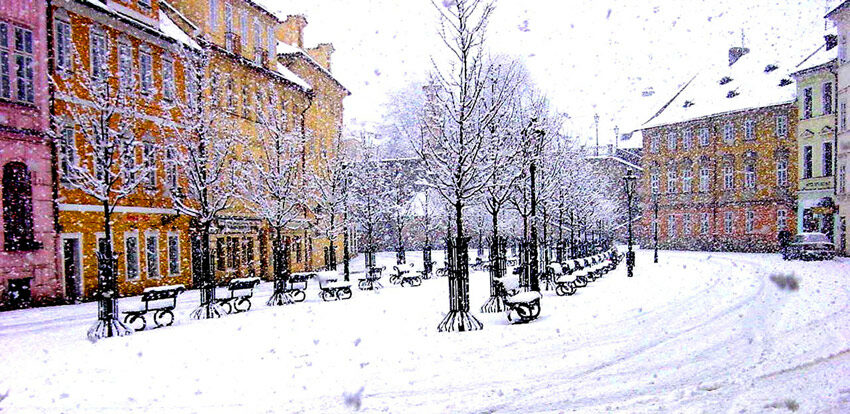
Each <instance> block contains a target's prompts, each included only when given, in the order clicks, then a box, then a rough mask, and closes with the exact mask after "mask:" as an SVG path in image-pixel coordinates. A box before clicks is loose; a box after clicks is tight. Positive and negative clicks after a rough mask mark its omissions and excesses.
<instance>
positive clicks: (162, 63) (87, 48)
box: [48, 0, 197, 300]
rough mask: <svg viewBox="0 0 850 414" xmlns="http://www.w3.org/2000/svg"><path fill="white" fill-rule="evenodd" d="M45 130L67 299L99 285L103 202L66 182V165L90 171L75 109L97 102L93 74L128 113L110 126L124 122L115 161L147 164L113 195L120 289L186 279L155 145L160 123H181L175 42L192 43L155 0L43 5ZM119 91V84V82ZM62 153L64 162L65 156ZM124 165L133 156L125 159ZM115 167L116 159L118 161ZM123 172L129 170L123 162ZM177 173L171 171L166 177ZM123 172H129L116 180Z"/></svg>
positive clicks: (60, 0)
mask: <svg viewBox="0 0 850 414" xmlns="http://www.w3.org/2000/svg"><path fill="white" fill-rule="evenodd" d="M48 16H49V19H50V22H49V24H50V25H51V30H52V31H51V33H52V36H51V38H50V40H51V42H52V43H51V48H52V55H51V56H50V58H51V66H50V67H51V76H52V79H53V80H54V86H53V98H54V102H53V131H54V133H55V134H56V142H57V146H56V147H57V151H62V152H63V155H66V156H67V158H62V157H59V158H58V161H57V174H58V178H59V180H58V181H59V183H58V190H57V192H58V200H57V205H58V210H59V215H58V228H59V238H60V248H59V254H60V256H61V257H60V259H61V260H60V263H61V266H60V270H61V272H62V273H63V275H64V277H65V279H66V280H68V281H73V282H74V284H76V287H75V289H68V292H69V294H68V299H69V300H80V299H90V298H92V297H93V295H94V293H95V290H96V289H97V283H98V268H97V263H98V259H97V257H96V252H97V246H98V245H99V242H100V239H102V238H103V237H104V235H103V232H104V230H103V228H104V213H103V205H102V202H101V201H100V200H98V199H96V198H95V197H93V196H91V195H90V194H87V193H86V192H84V191H82V190H80V189H78V186H75V185H72V183H71V182H70V179H69V177H70V176H71V171H72V169H74V168H77V167H79V168H81V169H83V170H85V169H89V171H91V169H92V168H93V165H94V161H93V160H94V156H95V155H94V153H93V151H94V147H93V146H92V145H90V141H89V140H87V139H84V137H86V136H87V135H86V130H85V129H84V125H80V124H79V121H80V119H81V118H80V115H79V114H82V113H86V111H92V110H97V109H95V108H96V105H97V103H98V100H97V99H96V98H95V97H94V96H93V94H92V93H91V92H92V90H91V89H90V88H87V85H91V84H92V81H93V80H101V81H102V82H105V83H104V85H109V87H110V90H119V89H120V88H125V87H126V88H127V89H126V90H127V91H131V92H127V94H128V95H127V96H128V97H129V98H128V99H129V100H130V101H129V102H126V104H127V105H128V107H129V106H133V107H134V108H135V109H136V112H134V114H136V115H134V116H129V115H124V114H120V115H118V116H115V117H113V118H111V122H110V123H109V126H110V127H112V128H117V126H118V125H122V126H124V127H126V128H127V131H126V133H128V134H131V136H133V137H134V141H135V145H134V146H133V149H132V150H128V151H127V152H126V154H127V156H126V157H124V159H121V160H117V159H116V160H114V161H115V165H116V166H117V165H119V162H120V163H121V165H124V166H126V165H148V166H152V170H151V171H150V172H149V173H146V174H145V176H144V177H142V184H141V185H139V186H138V187H137V188H136V189H135V191H133V192H132V193H130V194H128V195H127V196H126V197H124V198H122V199H120V200H118V202H117V205H116V206H115V208H114V213H113V216H112V239H113V240H112V243H113V246H114V252H115V257H117V258H118V263H117V269H118V275H117V280H118V286H119V294H121V295H127V294H138V293H140V292H141V291H142V290H143V289H144V288H145V287H149V286H157V285H164V284H174V283H182V284H185V285H187V286H189V285H190V284H191V281H192V275H191V266H190V245H189V233H188V224H189V219H188V217H186V216H181V215H178V214H177V212H176V211H175V210H174V209H172V203H171V199H170V196H169V189H170V186H173V185H176V184H175V183H173V182H172V183H169V182H171V181H172V179H171V178H172V174H174V171H170V170H169V169H168V168H167V167H166V166H165V165H166V164H165V162H164V160H163V154H161V152H160V151H159V148H162V146H163V144H164V143H165V142H166V140H167V139H168V137H167V136H165V134H164V132H163V130H164V129H163V128H162V126H163V125H164V124H167V125H172V124H173V123H174V122H177V121H179V118H178V117H177V113H176V112H175V110H174V109H173V108H171V107H170V105H169V103H171V102H173V101H174V100H176V99H184V95H183V91H184V90H183V79H184V76H183V68H182V66H181V62H180V59H179V55H180V54H179V53H177V51H178V50H179V48H186V47H189V48H191V47H197V45H195V44H194V42H192V41H191V39H189V37H188V36H186V35H185V33H182V32H180V31H179V29H177V26H176V25H175V24H174V22H172V21H171V20H170V19H169V18H168V17H167V16H166V15H165V14H164V13H162V11H161V9H160V3H159V1H158V0H139V1H122V0H118V1H109V2H103V3H97V2H91V3H87V2H79V1H73V0H56V1H53V2H52V3H51V7H50V10H49V15H48ZM120 90H124V89H120ZM65 160H67V161H65ZM125 163H132V164H125ZM116 168H118V167H116ZM128 171H129V170H128ZM174 177H176V175H175V176H174ZM123 179H126V180H128V181H129V180H130V178H127V177H125V178H122V180H123Z"/></svg>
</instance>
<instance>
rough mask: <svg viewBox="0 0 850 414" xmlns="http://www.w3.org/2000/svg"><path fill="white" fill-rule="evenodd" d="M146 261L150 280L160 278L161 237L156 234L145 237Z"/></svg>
mask: <svg viewBox="0 0 850 414" xmlns="http://www.w3.org/2000/svg"><path fill="white" fill-rule="evenodd" d="M145 260H146V261H147V268H148V278H149V279H157V278H159V237H158V236H157V235H156V234H155V233H150V234H147V235H145Z"/></svg>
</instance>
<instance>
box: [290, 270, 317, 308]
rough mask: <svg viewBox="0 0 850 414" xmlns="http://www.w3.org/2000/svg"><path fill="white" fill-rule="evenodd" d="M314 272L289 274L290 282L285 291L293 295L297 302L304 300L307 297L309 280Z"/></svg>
mask: <svg viewBox="0 0 850 414" xmlns="http://www.w3.org/2000/svg"><path fill="white" fill-rule="evenodd" d="M314 275H315V273H313V272H299V273H293V274H291V275H289V282H288V283H287V284H286V287H285V288H284V291H285V292H286V293H288V294H289V295H290V296H292V300H294V301H296V302H304V299H307V293H306V292H305V291H306V290H307V280H309V279H310V278H311V277H313V276H314Z"/></svg>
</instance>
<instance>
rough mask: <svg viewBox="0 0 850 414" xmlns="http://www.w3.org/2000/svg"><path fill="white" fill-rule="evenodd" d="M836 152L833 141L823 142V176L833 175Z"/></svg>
mask: <svg viewBox="0 0 850 414" xmlns="http://www.w3.org/2000/svg"><path fill="white" fill-rule="evenodd" d="M834 154H835V148H834V147H833V145H832V142H828V141H827V142H823V143H821V177H832V175H833V174H834V173H835V171H833V168H832V159H833V156H834Z"/></svg>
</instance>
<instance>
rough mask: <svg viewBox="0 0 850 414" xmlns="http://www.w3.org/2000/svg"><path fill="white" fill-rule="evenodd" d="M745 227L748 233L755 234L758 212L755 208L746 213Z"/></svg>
mask: <svg viewBox="0 0 850 414" xmlns="http://www.w3.org/2000/svg"><path fill="white" fill-rule="evenodd" d="M744 217H745V222H744V228H745V230H746V232H747V234H753V233H754V232H755V228H756V213H755V211H753V210H747V212H746V214H745V216H744Z"/></svg>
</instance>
